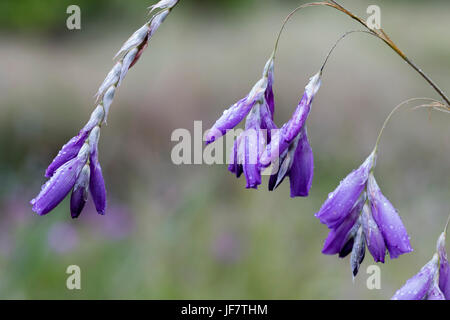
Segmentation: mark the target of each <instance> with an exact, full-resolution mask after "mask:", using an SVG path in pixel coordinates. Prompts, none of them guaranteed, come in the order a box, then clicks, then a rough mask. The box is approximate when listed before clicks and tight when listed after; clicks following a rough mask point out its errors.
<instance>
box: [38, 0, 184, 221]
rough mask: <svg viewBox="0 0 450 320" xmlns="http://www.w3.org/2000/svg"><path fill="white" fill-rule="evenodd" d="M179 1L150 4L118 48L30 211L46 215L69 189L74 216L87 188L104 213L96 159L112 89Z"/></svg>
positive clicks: (116, 86)
mask: <svg viewBox="0 0 450 320" xmlns="http://www.w3.org/2000/svg"><path fill="white" fill-rule="evenodd" d="M178 1H179V0H161V1H160V2H158V3H157V4H155V5H153V6H151V7H150V8H151V11H150V12H152V11H153V10H156V9H161V10H160V11H159V12H157V13H156V14H155V15H153V16H152V18H151V19H150V20H149V21H148V22H147V23H146V24H145V25H144V26H142V27H141V28H140V29H139V30H137V31H136V32H135V33H134V34H133V35H132V36H131V37H130V38H129V39H128V40H127V41H126V42H125V43H124V45H123V46H122V47H121V48H120V50H119V52H118V53H117V54H116V56H115V58H119V59H118V61H117V62H116V64H115V65H114V67H113V68H112V70H111V71H110V72H109V73H108V75H107V76H106V78H105V80H104V81H103V83H102V84H101V85H100V88H99V89H98V91H97V93H96V97H97V101H98V102H99V103H98V105H97V107H96V108H95V110H94V112H93V113H92V115H91V117H90V119H89V121H88V123H87V124H86V125H85V126H84V128H83V129H81V131H80V132H79V133H78V135H77V136H75V137H73V138H72V139H71V140H70V141H69V142H68V143H66V144H65V145H64V146H63V147H62V149H61V150H60V151H59V153H58V155H57V156H56V157H55V159H54V160H53V162H52V163H51V164H50V165H49V167H48V168H47V171H46V173H45V176H46V177H47V178H49V180H48V181H47V183H46V184H44V186H43V187H42V190H41V192H40V193H39V194H38V195H37V196H36V198H34V199H33V200H31V204H32V206H33V211H35V212H36V213H38V214H39V215H45V214H47V213H48V212H50V211H51V210H53V209H54V208H55V207H56V206H57V205H58V204H59V203H60V202H61V201H62V200H64V198H65V197H66V196H67V195H68V194H69V192H71V191H72V195H71V199H70V211H71V216H72V218H77V217H78V216H79V215H80V213H81V211H82V210H83V208H84V206H85V204H86V201H87V197H88V191H90V193H91V195H92V198H93V201H94V204H95V207H96V210H97V212H98V213H99V214H102V215H103V214H105V210H106V188H105V182H104V180H103V175H102V169H101V166H100V163H99V160H98V140H99V137H100V128H101V126H102V124H103V123H106V120H107V116H108V112H109V108H110V106H111V104H112V102H113V99H114V95H115V92H116V90H117V88H118V87H119V86H120V84H121V83H122V81H123V79H124V78H125V76H126V74H127V72H128V70H129V69H130V68H131V67H132V66H133V65H134V64H136V62H137V61H138V60H139V58H140V57H141V55H142V53H143V51H144V50H145V48H146V47H147V46H148V41H149V40H150V38H151V37H152V36H153V34H154V33H155V31H156V30H157V29H158V28H159V26H160V25H161V24H162V22H163V21H164V20H165V19H166V17H167V15H168V14H169V13H170V11H171V10H172V9H173V7H174V6H175V5H176V4H177V3H178Z"/></svg>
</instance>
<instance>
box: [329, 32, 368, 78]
mask: <svg viewBox="0 0 450 320" xmlns="http://www.w3.org/2000/svg"><path fill="white" fill-rule="evenodd" d="M352 33H367V34H370V35H373V33H372V32H369V31H365V30H352V31H347V32H346V33H344V34H343V35H342V36H341V37H340V38H339V39H338V40H337V41H336V43H335V44H334V45H333V47H331V49H330V51H329V52H328V54H327V56H326V58H325V61H324V62H323V64H322V67H321V68H320V72H321V73H322V72H323V69H324V68H325V65H326V64H327V62H328V59H329V58H330V56H331V54H332V53H333V51H334V49H336V47H337V45H338V44H339V43H340V42H341V41H342V40H344V38H345V37H347V36H348V35H350V34H352Z"/></svg>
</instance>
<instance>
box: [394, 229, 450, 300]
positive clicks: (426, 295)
mask: <svg viewBox="0 0 450 320" xmlns="http://www.w3.org/2000/svg"><path fill="white" fill-rule="evenodd" d="M392 300H450V266H449V263H448V259H447V253H446V251H445V232H443V233H442V234H441V236H440V237H439V240H438V242H437V252H436V253H435V254H434V255H433V258H432V259H431V260H430V261H429V262H428V263H427V264H426V265H425V266H423V268H422V269H420V271H419V273H418V274H416V275H415V276H414V277H412V278H411V279H409V280H408V281H406V283H405V285H404V286H403V287H401V288H400V289H399V290H398V291H397V292H396V293H395V294H394V296H393V297H392Z"/></svg>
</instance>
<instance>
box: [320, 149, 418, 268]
mask: <svg viewBox="0 0 450 320" xmlns="http://www.w3.org/2000/svg"><path fill="white" fill-rule="evenodd" d="M375 158H376V155H375V153H374V152H373V153H372V154H371V155H370V156H369V157H368V158H367V159H366V160H365V161H364V163H363V164H362V165H361V166H360V167H359V168H358V169H356V170H354V171H352V172H351V173H350V174H349V175H348V176H347V177H346V178H345V179H344V180H342V181H341V183H340V184H339V186H338V187H337V188H336V190H334V191H333V192H332V193H330V194H329V195H328V198H327V200H326V201H325V202H324V204H323V205H322V207H321V208H320V210H319V212H317V213H316V217H317V218H319V220H320V222H322V223H323V224H325V225H327V227H328V228H329V229H330V233H329V235H328V238H327V239H326V240H325V244H324V248H323V250H322V253H324V254H330V255H333V254H339V257H341V258H342V257H345V256H346V255H348V254H350V253H351V258H350V264H351V269H352V273H353V275H354V276H356V274H357V272H358V269H359V265H360V264H361V262H362V260H363V259H364V253H365V248H366V247H367V248H368V249H369V252H370V253H371V255H372V256H373V258H374V261H375V262H381V263H384V261H385V256H386V250H387V251H388V252H389V256H390V258H391V259H395V258H397V257H398V256H400V255H401V254H404V253H408V252H411V251H412V248H411V245H410V242H409V236H408V233H407V232H406V229H405V227H404V225H403V223H402V221H401V219H400V217H399V215H398V213H397V211H396V210H395V208H394V207H393V205H392V204H391V203H390V202H389V200H387V199H386V197H385V196H384V195H383V194H382V193H381V191H380V189H379V187H378V185H377V183H376V181H375V177H374V176H373V174H372V173H371V172H372V170H373V168H374V167H375Z"/></svg>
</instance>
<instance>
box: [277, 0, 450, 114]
mask: <svg viewBox="0 0 450 320" xmlns="http://www.w3.org/2000/svg"><path fill="white" fill-rule="evenodd" d="M312 6H328V7H331V8H334V9H336V10H338V11H341V12H342V13H345V14H346V15H347V16H349V17H350V18H352V19H353V20H356V21H357V22H358V23H360V24H361V25H363V26H364V27H365V28H366V29H367V30H368V31H367V32H368V33H370V34H373V35H374V36H376V37H377V38H379V39H381V40H383V42H384V43H386V44H387V45H388V46H389V47H390V48H391V49H392V50H394V51H395V52H396V53H397V54H398V55H399V56H400V57H401V58H402V59H403V60H404V61H405V62H406V63H408V65H409V66H410V67H411V68H413V69H414V70H415V71H416V72H417V73H419V74H420V75H421V76H422V77H423V78H424V79H425V80H426V81H427V82H428V84H429V85H430V86H431V87H432V88H433V89H434V90H435V91H436V92H437V93H438V94H439V96H441V98H442V99H443V100H444V101H445V104H446V105H447V106H449V107H450V99H449V98H448V97H447V95H446V94H445V93H444V91H442V89H441V88H439V86H438V85H437V84H436V83H435V82H434V81H433V80H432V79H431V78H430V77H429V76H428V75H427V74H426V73H425V72H424V71H423V70H422V69H421V68H420V67H418V66H417V65H416V64H415V63H414V62H413V61H412V60H411V59H410V58H408V57H407V56H406V54H405V53H404V52H403V51H402V50H400V48H399V47H397V45H396V44H395V43H394V42H393V41H392V40H391V38H389V36H388V35H387V34H386V33H385V32H384V30H383V29H371V28H370V27H369V25H368V24H367V23H366V21H364V19H362V18H360V17H358V16H356V15H355V14H353V13H352V12H350V11H349V10H347V9H346V8H344V7H343V6H342V5H340V4H339V3H337V2H336V1H334V0H328V1H323V2H311V3H305V4H303V5H301V6H299V7H297V8H295V9H294V10H293V11H292V12H291V13H289V15H288V16H287V17H286V18H285V19H284V22H283V24H282V26H281V28H280V31H279V32H278V35H277V38H276V41H275V46H274V50H273V53H272V58H273V59H275V55H276V53H277V50H278V44H279V42H280V38H281V34H282V33H283V30H284V28H285V27H286V24H287V22H288V21H289V20H290V19H291V18H292V16H293V15H294V14H295V13H296V12H297V11H299V10H301V9H303V8H306V7H312Z"/></svg>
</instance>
